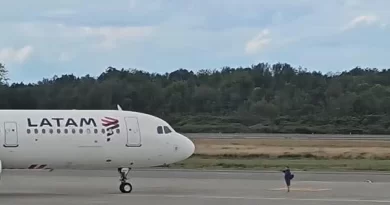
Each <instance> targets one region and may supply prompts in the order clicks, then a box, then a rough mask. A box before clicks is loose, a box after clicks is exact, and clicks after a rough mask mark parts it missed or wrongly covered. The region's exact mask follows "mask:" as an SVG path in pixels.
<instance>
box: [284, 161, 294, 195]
mask: <svg viewBox="0 0 390 205" xmlns="http://www.w3.org/2000/svg"><path fill="white" fill-rule="evenodd" d="M283 173H284V181H285V182H286V186H287V192H290V185H291V180H292V179H293V178H294V174H291V171H290V168H289V167H288V166H286V167H285V169H284V170H283Z"/></svg>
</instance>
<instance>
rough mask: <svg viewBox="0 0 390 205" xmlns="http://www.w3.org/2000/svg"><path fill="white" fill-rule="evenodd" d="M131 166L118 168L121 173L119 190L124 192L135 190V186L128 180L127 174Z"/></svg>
mask: <svg viewBox="0 0 390 205" xmlns="http://www.w3.org/2000/svg"><path fill="white" fill-rule="evenodd" d="M130 170H131V168H118V172H119V174H120V182H121V185H120V186H119V190H120V191H121V192H122V193H130V192H131V191H132V190H133V186H132V185H131V184H130V183H129V182H127V175H128V174H129V172H130Z"/></svg>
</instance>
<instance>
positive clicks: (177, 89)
mask: <svg viewBox="0 0 390 205" xmlns="http://www.w3.org/2000/svg"><path fill="white" fill-rule="evenodd" d="M7 73H8V71H7V68H5V67H4V65H3V64H0V109H117V108H116V106H117V105H120V106H121V107H122V108H123V110H131V111H137V112H144V113H148V114H152V115H156V116H158V117H161V118H163V119H165V120H166V121H167V122H169V123H170V124H172V126H173V128H174V129H175V130H176V131H178V132H183V133H195V132H222V133H229V132H230V133H231V132H242V133H248V132H252V133H254V132H261V133H343V134H350V133H352V134H388V133H390V129H389V127H390V69H383V70H378V69H376V68H360V67H355V68H353V69H351V70H348V71H344V72H341V73H337V74H329V73H328V74H323V73H321V72H317V71H310V72H309V71H307V69H303V68H301V67H298V68H294V67H292V66H291V65H289V64H288V63H277V64H272V65H271V64H268V63H259V64H257V65H252V66H248V67H238V68H231V67H223V68H220V69H203V70H199V71H198V72H193V71H190V70H187V69H177V70H175V71H173V72H171V73H164V74H158V73H149V72H146V71H142V70H138V69H123V68H122V69H118V68H114V67H108V68H107V69H106V70H105V71H104V72H103V73H101V74H100V75H99V76H96V77H93V76H90V75H86V76H75V75H73V74H68V75H62V76H53V78H51V79H42V80H41V81H38V82H36V83H29V84H25V83H12V84H11V83H8V81H7Z"/></svg>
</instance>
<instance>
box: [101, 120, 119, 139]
mask: <svg viewBox="0 0 390 205" xmlns="http://www.w3.org/2000/svg"><path fill="white" fill-rule="evenodd" d="M102 125H103V126H104V127H106V130H107V137H109V136H111V135H113V134H114V130H115V129H116V128H118V127H119V120H117V119H114V118H111V117H104V118H103V119H102Z"/></svg>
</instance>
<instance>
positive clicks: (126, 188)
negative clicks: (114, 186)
mask: <svg viewBox="0 0 390 205" xmlns="http://www.w3.org/2000/svg"><path fill="white" fill-rule="evenodd" d="M119 189H120V190H121V192H122V193H130V192H131V191H132V190H133V186H131V184H130V183H128V182H125V183H121V185H120V186H119Z"/></svg>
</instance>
